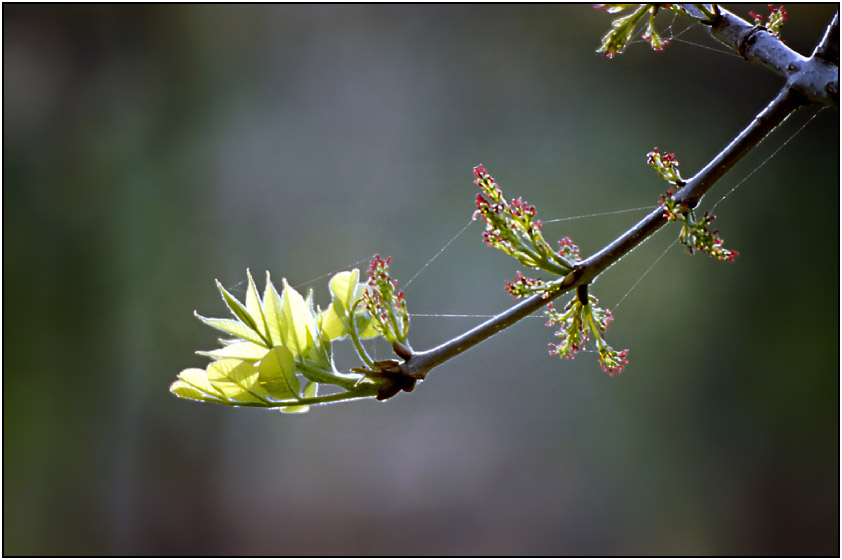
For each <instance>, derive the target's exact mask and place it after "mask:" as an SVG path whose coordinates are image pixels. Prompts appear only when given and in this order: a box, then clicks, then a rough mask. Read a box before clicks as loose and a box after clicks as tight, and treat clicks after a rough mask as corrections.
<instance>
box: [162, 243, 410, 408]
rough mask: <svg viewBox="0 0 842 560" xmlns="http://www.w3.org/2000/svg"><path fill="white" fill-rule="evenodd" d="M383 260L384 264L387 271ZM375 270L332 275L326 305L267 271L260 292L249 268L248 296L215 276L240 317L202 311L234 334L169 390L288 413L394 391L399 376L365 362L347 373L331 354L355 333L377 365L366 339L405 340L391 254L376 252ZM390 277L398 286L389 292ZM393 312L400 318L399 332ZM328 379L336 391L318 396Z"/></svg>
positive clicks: (406, 326)
mask: <svg viewBox="0 0 842 560" xmlns="http://www.w3.org/2000/svg"><path fill="white" fill-rule="evenodd" d="M382 263H386V267H385V270H384V269H383V266H382ZM373 271H376V272H377V275H376V276H372V277H370V278H369V282H368V283H367V284H361V283H360V282H359V270H357V269H354V270H351V271H345V272H340V273H338V274H336V275H334V276H333V278H331V280H330V284H329V285H330V292H331V296H332V300H331V304H330V306H328V308H327V309H326V310H324V311H322V310H321V309H320V308H318V307H314V305H313V301H312V299H313V298H312V292H311V293H309V294H308V295H307V297H304V296H302V295H301V294H300V293H299V292H298V291H297V290H296V289H295V288H293V287H291V286H290V285H289V284H288V283H287V281H286V279H284V280H283V288H282V291H281V293H280V294H279V293H278V291H277V289H276V288H275V285H274V284H273V283H272V280H271V278H270V276H269V273H268V272H267V274H266V287H265V290H264V292H263V296H262V297H261V296H260V294H259V293H258V291H257V287H256V285H255V283H254V279H253V278H252V276H251V273H250V272H249V271H246V276H247V279H248V287H247V289H246V297H245V303H243V302H240V301H239V300H238V299H237V298H236V297H235V296H234V295H232V294H231V293H230V292H229V291H228V290H226V289H225V288H224V287H223V286H222V284H221V283H219V282H218V281H217V289H218V290H219V292H220V295H221V296H222V299H223V301H224V302H225V305H226V306H227V307H228V309H229V310H230V311H231V314H232V315H233V317H234V318H233V319H213V318H207V317H203V316H201V315H199V314H198V313H197V314H196V316H197V317H198V318H199V320H200V321H202V322H203V323H205V324H207V325H208V326H211V327H213V328H215V329H217V330H220V331H222V332H223V333H225V334H226V335H227V336H228V337H231V338H225V339H221V340H220V343H221V347H220V348H217V349H214V350H210V351H206V352H198V354H201V355H203V356H206V357H208V358H210V359H211V363H210V364H209V365H208V366H207V367H206V368H205V369H199V368H189V369H186V370H183V371H182V372H181V373H180V374H179V375H178V379H177V380H176V381H175V382H173V383H172V385H171V386H170V391H171V392H172V393H173V394H175V395H176V396H179V397H182V398H187V399H193V400H201V401H206V402H213V403H218V404H226V405H230V406H253V407H266V408H279V409H280V410H281V411H283V412H306V411H307V409H308V407H309V405H311V404H321V403H326V402H337V401H342V400H351V399H357V398H361V397H373V396H378V397H379V396H381V395H383V394H384V392H387V391H390V390H391V389H392V386H393V385H394V381H393V380H390V379H388V378H384V377H382V376H377V375H366V373H365V372H366V371H368V370H366V369H365V368H363V373H359V372H352V373H342V372H340V371H338V370H337V369H336V367H335V365H334V362H333V358H332V344H333V343H334V342H336V341H339V340H342V339H346V338H350V339H351V340H352V341H353V343H354V346H355V348H356V349H357V352H358V355H359V356H360V359H361V360H362V362H363V363H364V364H366V365H367V366H369V367H375V366H376V364H377V363H376V362H373V361H372V360H371V358H370V357H369V356H368V355H367V354H366V352H365V350H364V349H363V347H362V344H361V342H360V341H361V339H365V338H372V337H376V336H383V337H384V338H386V339H387V340H389V341H390V342H395V341H399V342H406V335H407V332H408V329H409V316H408V314H407V312H406V302H405V300H404V297H403V293H402V292H400V291H397V290H395V289H394V287H395V281H394V280H392V279H391V277H389V275H388V259H387V260H386V261H384V260H383V259H381V258H380V257H379V256H376V255H375V258H374V260H373V261H372V268H371V269H370V272H373ZM386 284H388V285H389V286H391V287H392V289H391V291H388V293H385V294H384V293H383V290H384V289H385V285H386ZM369 300H371V301H377V302H379V306H380V307H378V308H377V309H382V310H386V311H384V314H385V315H386V317H387V320H385V321H384V318H383V315H381V314H373V313H372V312H371V311H372V309H373V308H371V307H370V306H368V305H366V304H365V303H364V302H366V301H369ZM392 318H394V324H398V325H399V328H398V330H397V332H395V328H394V324H393V322H392V321H391V319H392ZM377 372H378V371H377V370H371V373H377ZM324 386H328V387H330V388H331V391H332V392H331V393H330V394H327V395H324V396H319V394H320V392H321V391H320V389H321V388H322V387H324ZM337 389H338V390H339V392H337ZM392 394H394V393H392Z"/></svg>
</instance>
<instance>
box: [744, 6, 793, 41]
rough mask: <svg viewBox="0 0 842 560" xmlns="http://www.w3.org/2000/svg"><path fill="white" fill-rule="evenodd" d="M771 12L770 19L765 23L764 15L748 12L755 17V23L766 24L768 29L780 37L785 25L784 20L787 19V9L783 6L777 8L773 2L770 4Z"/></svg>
mask: <svg viewBox="0 0 842 560" xmlns="http://www.w3.org/2000/svg"><path fill="white" fill-rule="evenodd" d="M769 12H770V13H769V20H768V21H767V22H766V24H765V25H764V23H763V16H762V15H759V14H755V13H754V12H749V13H748V14H749V15H750V16H751V17H752V18H753V19H754V25H761V26H764V27H765V28H766V31H768V32H769V33H771V34H772V35H774V36H775V37H777V38H778V39H780V38H781V28H782V27H783V26H784V22H785V21H786V9H785V8H784V7H783V6H781V7H779V8H775V7H774V6H773V5H772V4H769Z"/></svg>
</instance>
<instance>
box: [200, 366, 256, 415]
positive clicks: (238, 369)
mask: <svg viewBox="0 0 842 560" xmlns="http://www.w3.org/2000/svg"><path fill="white" fill-rule="evenodd" d="M206 371H207V374H208V381H210V384H211V385H212V386H213V387H214V388H215V389H217V390H218V391H219V392H220V393H222V394H223V395H224V396H225V398H227V399H228V400H230V401H234V402H240V403H266V404H268V396H269V395H268V394H267V393H266V390H265V389H264V388H263V387H261V386H260V384H259V383H258V372H257V368H255V367H254V364H251V363H249V362H244V361H242V360H231V359H225V360H218V361H216V362H213V363H211V364H210V365H208V367H207V370H206Z"/></svg>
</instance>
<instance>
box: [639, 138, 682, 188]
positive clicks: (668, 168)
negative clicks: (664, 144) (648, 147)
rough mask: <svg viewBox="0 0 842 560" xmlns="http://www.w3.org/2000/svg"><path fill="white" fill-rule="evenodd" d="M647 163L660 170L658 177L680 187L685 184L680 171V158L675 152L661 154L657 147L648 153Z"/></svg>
mask: <svg viewBox="0 0 842 560" xmlns="http://www.w3.org/2000/svg"><path fill="white" fill-rule="evenodd" d="M646 163H648V164H649V165H651V166H652V168H653V169H655V171H657V172H658V177H660V178H661V179H663V180H664V181H668V182H670V183H674V184H675V185H676V186H678V187H683V186H684V184H685V183H684V179H682V178H681V173H679V172H678V160H677V159H675V154H664V155H663V156H661V153H660V152H659V151H658V148H655V149H653V150H652V151H651V152H649V153H648V154H646Z"/></svg>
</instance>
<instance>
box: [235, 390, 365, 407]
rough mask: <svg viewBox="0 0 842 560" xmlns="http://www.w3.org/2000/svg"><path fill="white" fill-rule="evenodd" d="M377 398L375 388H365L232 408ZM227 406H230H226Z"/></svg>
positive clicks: (298, 404)
mask: <svg viewBox="0 0 842 560" xmlns="http://www.w3.org/2000/svg"><path fill="white" fill-rule="evenodd" d="M376 396H377V387H365V388H357V389H354V390H353V391H346V392H344V393H334V394H333V395H325V396H323V397H307V398H299V399H298V400H295V401H289V402H275V401H264V402H265V403H269V405H270V406H267V405H266V404H264V403H237V404H236V405H234V406H237V407H252V408H285V407H287V406H308V405H317V404H327V403H332V402H338V401H355V400H357V399H367V398H370V397H376ZM220 404H228V403H224V402H223V403H220ZM228 406H231V405H230V404H228Z"/></svg>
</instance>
